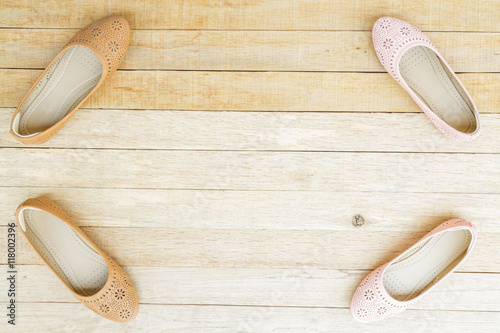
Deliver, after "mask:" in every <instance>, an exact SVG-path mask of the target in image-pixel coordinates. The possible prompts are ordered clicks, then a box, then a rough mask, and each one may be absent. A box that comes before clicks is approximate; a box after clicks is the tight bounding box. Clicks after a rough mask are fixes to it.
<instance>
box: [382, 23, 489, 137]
mask: <svg viewBox="0 0 500 333" xmlns="http://www.w3.org/2000/svg"><path fill="white" fill-rule="evenodd" d="M372 38H373V46H374V48H375V52H376V53H377V56H378V58H379V60H380V63H381V64H382V66H384V68H385V69H386V70H387V72H388V73H389V74H390V75H391V76H392V77H393V78H394V79H395V80H396V81H397V82H398V83H399V84H400V85H401V86H402V87H403V88H404V89H405V90H406V91H407V92H408V93H409V94H410V96H411V97H412V98H413V100H415V102H416V103H417V104H418V105H419V106H420V108H421V109H422V110H423V111H424V113H425V114H426V115H427V116H428V117H429V119H430V120H431V121H432V122H433V123H434V125H435V126H436V127H437V128H438V129H439V130H440V131H441V132H442V133H443V134H444V135H445V136H447V137H448V138H450V139H452V140H454V141H470V140H472V139H474V138H476V137H477V136H479V134H480V132H481V125H480V119H479V113H478V111H477V107H476V105H475V103H474V101H473V100H472V98H471V96H470V95H469V93H468V92H467V89H466V88H465V87H464V85H463V84H462V82H461V81H460V80H459V78H458V77H457V76H456V74H455V72H454V71H453V70H452V69H451V67H450V66H449V65H448V63H447V62H446V61H445V60H444V59H443V57H442V56H441V54H440V53H439V51H438V50H437V49H436V47H435V46H434V44H433V43H432V42H431V41H430V39H429V38H428V37H427V36H426V35H425V34H424V33H423V32H422V31H420V30H419V29H418V28H416V27H414V26H413V25H411V24H409V23H407V22H405V21H402V20H399V19H396V18H393V17H387V16H386V17H381V18H379V19H378V20H377V21H376V22H375V24H374V25H373V30H372ZM414 46H426V47H428V48H429V49H431V50H432V51H434V52H435V53H436V55H437V56H438V57H439V58H440V60H441V61H442V62H443V64H444V65H445V66H446V67H447V68H448V70H449V71H450V73H452V74H453V76H454V78H455V79H456V80H457V81H458V83H459V84H460V85H461V87H462V88H463V90H464V91H465V93H466V94H467V97H468V98H469V100H470V101H471V103H472V105H473V108H474V115H475V118H476V122H477V130H476V131H475V132H474V133H463V132H460V131H457V130H456V129H455V128H453V127H452V126H450V125H448V124H447V123H446V122H445V121H443V120H442V119H441V118H439V116H437V115H436V114H435V113H434V112H433V111H432V110H431V109H430V108H429V107H428V106H427V105H426V104H425V103H424V102H423V101H422V100H421V99H420V97H419V96H417V95H416V94H415V93H414V92H413V90H412V89H411V88H410V87H409V86H408V85H407V84H406V82H405V80H404V79H403V78H402V76H401V73H400V71H399V62H400V60H401V57H402V55H403V54H404V53H405V51H407V50H408V49H410V48H412V47H414Z"/></svg>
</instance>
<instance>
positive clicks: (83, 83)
mask: <svg viewBox="0 0 500 333" xmlns="http://www.w3.org/2000/svg"><path fill="white" fill-rule="evenodd" d="M101 75H102V65H101V61H100V59H99V57H98V56H97V54H95V53H94V52H93V51H92V50H90V49H88V48H86V47H84V46H74V47H71V48H69V49H68V50H66V51H65V52H64V53H63V54H61V55H60V56H59V57H58V58H57V60H56V61H55V62H54V63H53V64H52V66H51V67H50V68H49V69H48V70H47V72H46V73H45V74H44V75H43V77H42V78H41V79H40V81H39V82H38V84H37V85H36V86H35V87H34V88H33V90H32V91H31V93H30V94H29V95H28V97H27V98H26V99H25V100H24V103H23V105H22V106H21V109H20V110H19V114H20V121H19V125H18V128H14V130H15V131H16V132H17V133H18V134H20V135H30V134H34V133H38V132H42V131H44V130H46V129H47V128H49V127H51V126H52V125H54V124H55V123H57V122H58V121H59V120H61V119H62V118H63V117H64V116H65V115H66V114H67V113H68V112H70V111H71V110H72V109H74V107H75V106H76V105H77V104H78V103H80V101H81V100H82V99H83V98H85V96H87V95H88V93H89V92H90V90H92V88H94V87H95V85H96V84H97V83H98V82H99V80H100V78H101Z"/></svg>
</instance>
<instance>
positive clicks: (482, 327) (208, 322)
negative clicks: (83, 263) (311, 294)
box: [0, 303, 498, 333]
mask: <svg viewBox="0 0 500 333" xmlns="http://www.w3.org/2000/svg"><path fill="white" fill-rule="evenodd" d="M0 304H1V303H0ZM1 305H2V306H3V305H4V304H1ZM82 307H83V306H82V305H80V304H67V303H64V304H60V303H26V304H21V309H22V311H23V312H25V313H26V314H27V315H29V316H30V318H31V320H22V321H19V324H18V329H19V330H24V331H25V332H26V331H40V330H42V331H44V332H55V331H58V330H60V328H61V323H60V319H61V318H68V317H71V318H72V320H71V321H68V322H67V323H65V325H64V327H65V328H66V329H67V330H68V331H71V332H88V331H89V330H90V331H94V332H97V331H98V332H115V331H116V330H120V332H137V331H147V332H154V331H155V330H157V329H158V328H159V327H161V330H162V332H173V333H196V332H200V333H212V332H213V333H224V332H227V333H233V332H248V333H251V332H290V333H299V332H304V328H307V329H308V330H314V332H332V331H333V330H334V331H335V332H339V333H344V332H361V331H362V332H368V333H370V332H381V331H383V332H401V330H408V331H411V332H429V331H442V330H443V327H445V328H446V331H447V330H449V331H450V332H457V333H461V332H471V331H474V330H478V331H481V332H486V333H489V332H496V330H497V326H496V322H497V321H498V314H497V313H495V312H479V311H478V312H454V311H444V310H440V311H424V310H407V311H405V312H404V313H402V314H401V315H399V316H398V317H396V318H393V319H391V320H386V321H383V322H380V323H376V324H371V325H366V324H361V323H357V322H355V321H353V320H352V318H351V316H350V313H349V310H348V309H331V308H329V309H325V308H280V307H241V306H239V307H228V306H200V305H167V306H165V305H163V306H158V305H150V304H144V305H141V307H140V312H139V315H138V317H137V318H136V319H135V320H134V321H133V322H131V323H128V324H118V323H114V322H111V321H105V320H104V319H102V318H98V317H97V315H95V314H92V313H89V311H88V310H87V309H85V308H82ZM221 318H223V319H221Z"/></svg>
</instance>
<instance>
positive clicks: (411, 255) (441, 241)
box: [384, 230, 472, 301]
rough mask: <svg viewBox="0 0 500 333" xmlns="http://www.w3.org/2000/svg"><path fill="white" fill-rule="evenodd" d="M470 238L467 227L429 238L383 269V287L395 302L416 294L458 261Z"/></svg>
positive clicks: (464, 252) (411, 297) (465, 250)
mask: <svg viewBox="0 0 500 333" xmlns="http://www.w3.org/2000/svg"><path fill="white" fill-rule="evenodd" d="M471 240H472V237H471V233H470V231H468V230H454V231H448V232H444V233H441V234H438V235H436V236H434V237H432V238H431V239H429V240H428V241H427V242H425V243H424V244H423V245H421V246H419V247H417V248H415V249H413V250H412V251H409V252H408V253H406V254H405V256H403V257H402V258H401V259H400V260H399V261H397V262H395V263H393V264H392V265H390V266H389V267H388V268H387V270H386V271H385V273H384V287H385V289H386V290H387V292H388V293H389V295H391V296H392V297H394V298H395V299H397V300H399V301H408V300H411V299H413V298H415V297H417V296H418V295H419V294H420V293H422V292H423V291H425V290H426V289H428V288H430V287H431V286H432V285H433V284H434V283H436V282H437V281H439V280H440V278H441V277H442V275H444V274H445V273H446V272H448V271H449V270H450V269H451V268H453V267H454V266H456V265H457V264H458V262H459V261H460V260H461V259H462V258H463V256H464V255H465V254H466V253H467V249H468V247H469V244H470V242H471Z"/></svg>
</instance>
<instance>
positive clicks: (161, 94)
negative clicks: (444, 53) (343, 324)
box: [0, 69, 500, 113]
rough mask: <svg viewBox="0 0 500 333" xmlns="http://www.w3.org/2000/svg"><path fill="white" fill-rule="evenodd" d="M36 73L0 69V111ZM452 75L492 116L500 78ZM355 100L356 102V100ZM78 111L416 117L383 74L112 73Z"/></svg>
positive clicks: (499, 106)
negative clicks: (0, 89)
mask: <svg viewBox="0 0 500 333" xmlns="http://www.w3.org/2000/svg"><path fill="white" fill-rule="evenodd" d="M40 74H41V71H40V70H25V69H0V85H1V86H2V87H3V89H4V93H3V94H2V95H0V107H17V105H18V103H19V102H20V101H21V99H22V98H23V97H24V95H25V94H26V92H27V91H28V89H29V88H30V86H31V84H32V83H34V82H35V80H36V79H37V78H38V76H39V75H40ZM459 77H460V78H461V79H462V81H463V82H464V84H465V86H466V87H467V89H468V90H469V92H470V94H471V95H472V96H473V98H474V101H475V102H476V104H477V107H478V109H479V110H480V112H481V113H497V112H499V110H500V99H498V97H497V95H496V94H492V93H491V92H492V91H498V90H499V89H500V73H481V74H479V73H469V74H460V75H459ZM361 97H362V98H361ZM84 107H90V108H95V107H97V108H120V109H173V110H220V111H225V110H254V111H352V112H355V111H364V112H366V111H380V112H422V111H421V110H420V108H419V107H418V106H417V104H415V102H413V100H412V99H411V97H410V96H409V95H408V94H407V93H405V92H404V90H403V89H402V88H401V87H400V86H399V85H398V84H397V83H396V81H394V80H393V79H392V78H391V77H390V76H389V75H388V74H387V73H339V72H333V73H321V72H319V73H317V72H312V73H305V72H202V71H118V72H116V73H115V74H114V75H113V76H112V77H111V78H110V79H109V81H107V82H106V83H104V84H103V85H102V86H101V87H100V88H99V89H98V90H97V91H96V92H95V93H94V94H93V95H92V96H91V97H90V98H89V99H88V101H87V102H85V104H84Z"/></svg>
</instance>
